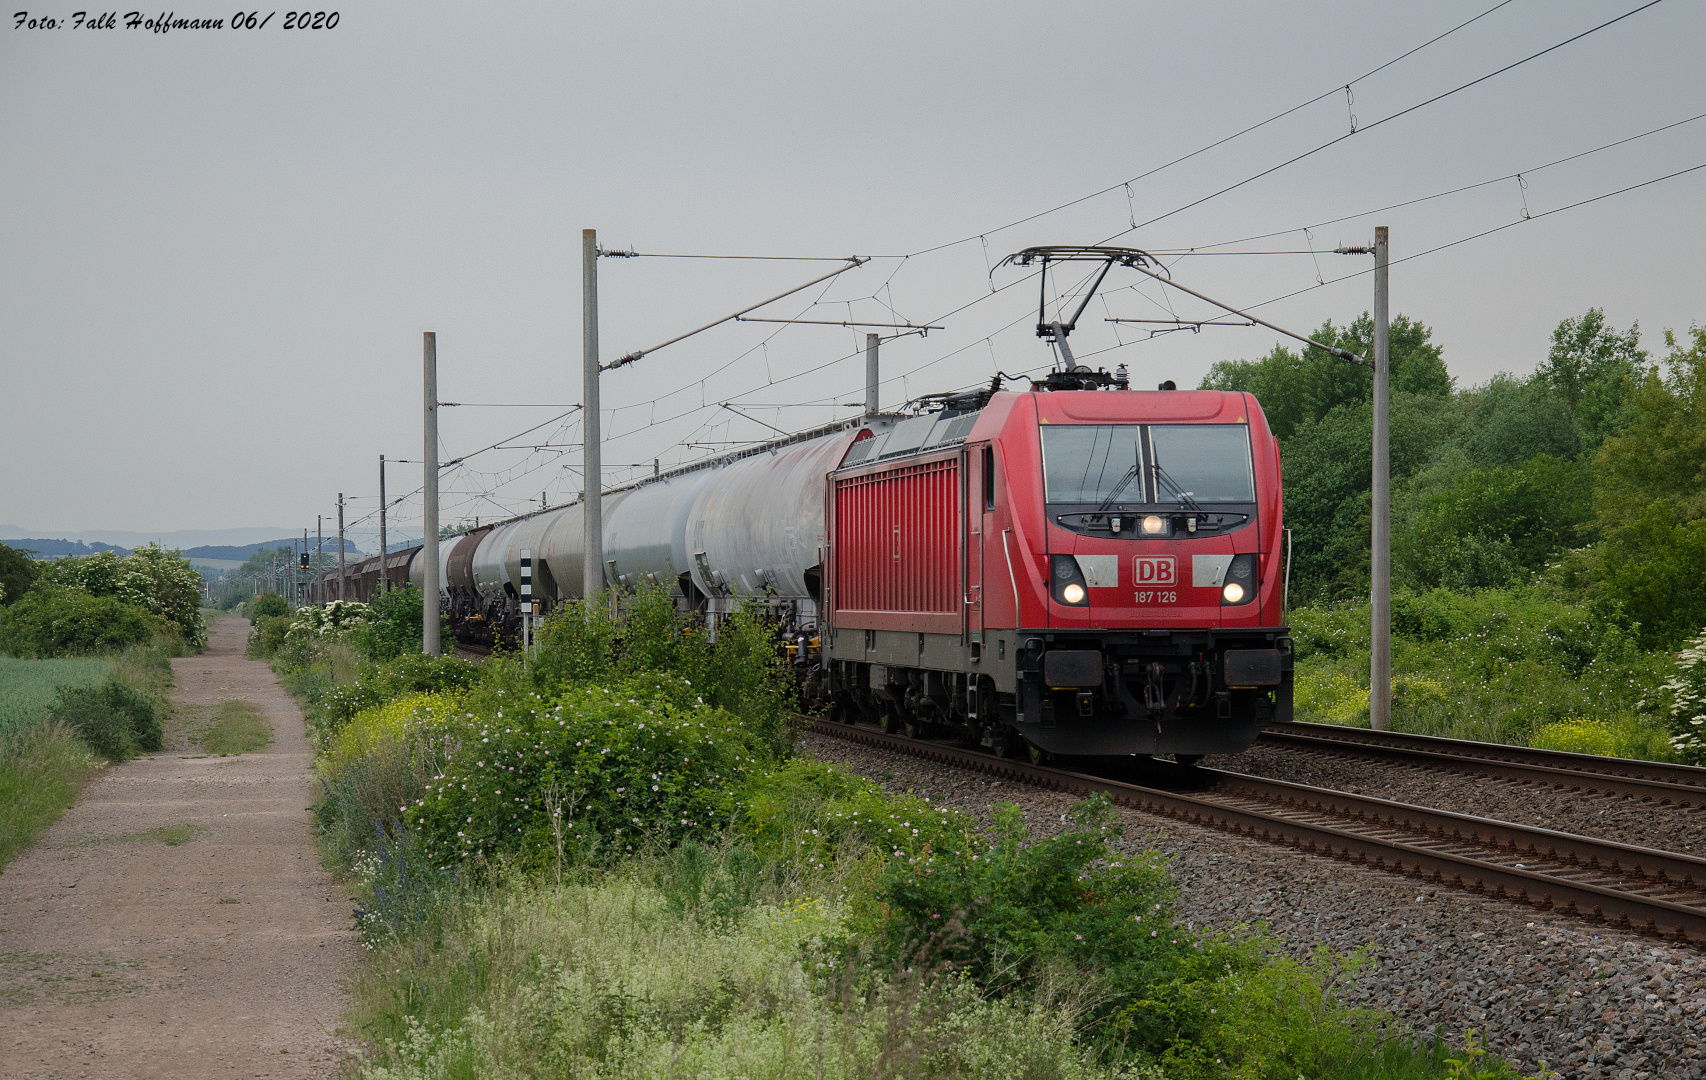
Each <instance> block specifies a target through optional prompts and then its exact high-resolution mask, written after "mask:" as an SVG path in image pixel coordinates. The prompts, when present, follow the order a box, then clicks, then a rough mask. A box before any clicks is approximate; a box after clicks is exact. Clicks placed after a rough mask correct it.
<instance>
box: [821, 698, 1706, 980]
mask: <svg viewBox="0 0 1706 1080" xmlns="http://www.w3.org/2000/svg"><path fill="white" fill-rule="evenodd" d="M811 729H812V730H813V731H815V732H818V733H820V734H823V735H827V736H831V737H833V738H838V739H844V740H848V741H852V742H856V743H862V744H864V745H866V746H872V747H877V748H879V749H884V750H892V751H896V752H899V753H903V754H909V755H912V756H915V757H921V758H924V759H926V760H930V761H936V762H939V763H942V764H946V765H951V766H954V767H956V768H965V769H972V770H976V771H979V772H983V773H987V774H989V775H991V776H995V777H999V778H1002V779H1007V780H1015V781H1018V782H1020V783H1025V784H1032V785H1035V786H1038V787H1043V788H1048V789H1051V790H1056V791H1064V792H1070V793H1072V794H1076V795H1091V794H1095V793H1102V794H1105V795H1107V796H1108V798H1109V799H1111V800H1112V801H1113V802H1114V803H1116V804H1118V805H1121V806H1125V807H1129V808H1131V809H1135V810H1142V811H1145V812H1148V813H1155V814H1161V815H1163V816H1166V817H1170V818H1173V819H1175V820H1179V821H1185V822H1189V823H1191V824H1196V825H1206V826H1209V827H1212V828H1217V829H1221V830H1224V831H1227V832H1231V833H1235V834H1238V835H1242V836H1248V837H1251V838H1253V839H1257V840H1262V841H1265V842H1269V843H1274V844H1280V845H1284V846H1288V847H1293V848H1297V849H1299V850H1303V851H1308V852H1311V853H1314V854H1318V855H1326V856H1330V857H1333V858H1338V859H1344V860H1347V861H1351V862H1355V863H1359V864H1362V865H1367V866H1372V867H1375V868H1378V869H1383V870H1387V871H1390V872H1393V873H1401V874H1406V875H1409V876H1412V877H1417V878H1421V879H1423V880H1425V881H1428V882H1433V883H1436V884H1439V885H1443V886H1446V887H1449V888H1457V889H1463V890H1466V891H1469V892H1474V893H1481V894H1484V895H1489V896H1495V897H1500V898H1505V899H1511V900H1517V901H1520V902H1523V903H1527V904H1530V905H1532V906H1534V907H1536V908H1540V909H1542V910H1554V911H1560V912H1563V913H1566V914H1571V915H1575V916H1578V917H1581V918H1585V919H1590V920H1595V921H1600V922H1604V923H1608V924H1610V925H1613V926H1621V927H1626V928H1629V929H1633V930H1637V931H1640V932H1644V933H1648V934H1653V935H1656V936H1659V937H1664V938H1668V939H1671V940H1679V941H1686V942H1689V943H1691V944H1694V945H1697V946H1698V945H1702V944H1706V859H1698V858H1695V857H1694V856H1691V855H1682V854H1677V853H1673V852H1665V851H1656V850H1653V849H1649V848H1641V847H1635V846H1631V845H1627V844H1617V843H1612V842H1610V841H1605V840H1597V839H1593V838H1591V837H1585V836H1574V835H1571V834H1568V833H1560V832H1554V831H1552V830H1549V829H1539V828H1533V827H1530V826H1524V825H1516V824H1512V823H1509V822H1503V821H1494V820H1491V819H1487V818H1479V817H1473V816H1470V815H1467V814H1455V813H1451V812H1448V811H1443V810H1433V809H1429V808H1427V807H1421V806H1411V805H1408V804H1405V803H1397V802H1391V801H1388V800H1385V799H1376V798H1371V797H1368V796H1364V795H1351V794H1348V793H1345V792H1340V791H1329V790H1326V789H1322V788H1313V787H1308V786H1305V785H1302V784H1291V783H1285V782H1283V781H1276V780H1266V779H1263V778H1260V777H1254V776H1245V775H1242V774H1239V773H1226V772H1219V771H1216V770H1213V769H1196V770H1192V771H1191V772H1189V773H1187V772H1184V771H1182V770H1181V771H1180V772H1179V773H1178V774H1177V775H1178V777H1179V778H1180V779H1181V780H1186V779H1188V780H1189V781H1190V782H1192V783H1193V784H1195V785H1198V786H1200V787H1202V788H1203V790H1197V791H1188V792H1187V791H1169V790H1165V789H1162V788H1157V787H1151V786H1146V785H1142V784H1135V783H1130V782H1128V781H1126V780H1121V779H1115V778H1110V777H1106V776H1093V775H1090V774H1086V773H1077V772H1072V771H1069V770H1066V769H1059V768H1048V767H1045V766H1040V765H1031V764H1028V763H1022V762H1017V761H1011V760H1006V759H1001V758H996V757H993V756H991V755H989V754H986V753H982V752H979V751H974V750H968V749H964V748H962V747H959V746H954V745H948V744H944V743H939V742H930V741H925V740H914V739H907V738H903V737H900V736H895V735H888V734H884V733H883V732H880V731H877V730H875V729H873V728H867V727H862V726H850V725H845V724H836V723H830V722H827V721H817V722H814V723H813V724H812V726H811Z"/></svg>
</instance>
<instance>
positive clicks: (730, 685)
mask: <svg viewBox="0 0 1706 1080" xmlns="http://www.w3.org/2000/svg"><path fill="white" fill-rule="evenodd" d="M610 608H611V604H610V603H609V598H608V597H601V598H599V599H597V600H595V601H593V602H591V603H581V602H575V603H569V604H564V605H563V606H562V607H560V608H559V609H558V610H557V611H556V612H554V613H553V614H552V615H551V617H550V618H548V619H546V620H545V623H544V625H543V626H542V627H541V628H540V631H539V638H538V650H537V652H536V654H535V656H534V657H533V659H532V661H531V663H530V666H529V671H530V673H531V678H532V682H533V686H534V688H535V689H536V690H537V691H539V692H540V693H542V694H545V695H546V696H550V695H553V694H556V693H559V692H561V691H562V690H564V689H566V688H568V687H573V686H583V685H588V684H597V683H601V682H605V681H608V680H610V679H612V678H624V677H627V676H631V675H636V674H641V673H644V672H668V673H672V674H675V675H678V676H680V677H681V678H684V679H686V680H688V681H689V682H691V683H692V684H693V686H694V687H695V688H696V689H697V692H698V694H699V696H702V697H703V698H704V699H705V703H706V704H708V705H713V706H716V707H718V708H721V709H726V710H728V711H729V712H731V713H734V714H735V715H737V716H739V717H740V718H741V719H742V720H743V721H744V722H745V723H746V724H747V726H748V727H749V728H751V730H752V731H753V732H754V733H755V734H757V735H758V737H759V738H761V739H763V740H764V742H765V743H766V745H768V746H769V747H770V748H771V750H772V752H774V753H776V754H777V755H778V756H786V755H787V754H788V753H790V752H791V751H792V748H793V741H794V736H795V727H794V723H793V716H794V709H795V706H796V705H797V703H798V693H797V690H796V688H795V686H794V677H793V675H792V673H790V672H789V670H788V667H787V664H786V663H785V662H784V660H783V658H782V653H781V651H780V650H779V648H778V642H777V637H776V627H775V623H774V621H773V619H772V618H771V617H770V616H769V614H768V613H767V612H766V611H765V609H764V608H763V607H762V606H760V605H756V604H755V605H748V606H746V607H743V608H741V609H740V610H738V611H736V612H734V613H732V614H730V615H728V616H726V617H725V618H724V619H723V620H722V621H721V622H720V623H719V625H718V626H717V632H716V640H715V641H712V640H711V635H710V634H709V633H708V632H707V631H706V629H705V628H704V627H698V626H690V625H686V624H683V623H682V622H681V620H680V619H679V618H677V616H676V614H675V611H674V607H673V605H672V603H671V601H670V597H669V593H668V591H667V590H666V589H664V588H662V587H661V586H660V587H655V588H646V589H641V590H640V591H639V592H637V593H635V594H632V595H629V596H624V597H622V598H621V602H620V605H619V612H618V614H616V615H614V616H613V615H611V613H610Z"/></svg>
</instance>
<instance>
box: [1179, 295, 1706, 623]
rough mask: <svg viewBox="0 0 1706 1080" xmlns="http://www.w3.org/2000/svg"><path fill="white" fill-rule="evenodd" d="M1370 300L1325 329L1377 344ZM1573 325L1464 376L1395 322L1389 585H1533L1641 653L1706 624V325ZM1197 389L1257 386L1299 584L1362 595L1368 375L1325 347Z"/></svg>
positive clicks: (1331, 596)
mask: <svg viewBox="0 0 1706 1080" xmlns="http://www.w3.org/2000/svg"><path fill="white" fill-rule="evenodd" d="M1373 331H1374V324H1373V320H1372V319H1371V318H1370V317H1369V316H1368V314H1366V313H1364V314H1363V315H1362V316H1361V317H1359V318H1357V319H1356V320H1354V321H1353V322H1351V323H1350V324H1349V325H1347V326H1342V327H1341V326H1335V325H1334V324H1333V323H1332V322H1331V321H1330V320H1329V321H1328V322H1326V323H1325V324H1323V325H1322V327H1321V329H1320V331H1318V332H1317V333H1316V334H1315V338H1316V340H1318V341H1321V342H1323V343H1325V344H1329V345H1334V346H1337V347H1340V348H1344V349H1349V350H1351V351H1353V352H1357V353H1359V354H1361V355H1365V356H1366V355H1369V354H1370V353H1371V352H1372V341H1373ZM1664 345H1665V349H1664V353H1663V354H1662V355H1661V356H1658V357H1656V358H1655V357H1654V356H1653V355H1652V354H1651V353H1650V352H1649V351H1648V350H1647V349H1645V348H1643V347H1642V344H1641V334H1640V327H1639V325H1638V324H1636V325H1631V326H1630V327H1629V329H1628V330H1626V331H1619V330H1618V329H1616V328H1615V327H1613V326H1612V325H1611V324H1609V323H1608V322H1607V321H1606V319H1605V314H1604V312H1603V310H1601V309H1599V308H1592V309H1589V310H1588V311H1587V313H1586V314H1584V315H1582V316H1580V317H1573V318H1567V319H1564V320H1563V321H1562V322H1560V323H1559V324H1558V327H1557V329H1556V330H1554V331H1553V334H1552V340H1551V343H1550V347H1549V348H1548V350H1547V352H1546V355H1545V357H1544V358H1541V359H1540V361H1539V362H1538V363H1537V364H1536V366H1535V368H1534V371H1533V373H1532V374H1531V375H1528V376H1526V377H1519V376H1514V375H1509V374H1500V375H1496V376H1494V377H1493V378H1492V379H1490V380H1488V381H1487V382H1485V383H1483V384H1480V385H1478V386H1471V387H1459V386H1458V385H1457V382H1456V380H1455V379H1454V378H1453V377H1452V375H1451V374H1450V372H1449V371H1448V370H1447V368H1446V364H1445V359H1444V355H1443V350H1442V348H1441V346H1440V345H1439V344H1438V343H1436V342H1435V341H1433V334H1432V331H1431V330H1430V329H1429V328H1428V327H1427V326H1425V325H1424V324H1423V323H1421V322H1420V321H1418V320H1413V319H1411V318H1409V317H1407V316H1404V315H1399V316H1397V317H1396V318H1395V319H1394V320H1393V321H1392V324H1391V354H1390V355H1391V365H1392V366H1391V388H1392V407H1391V469H1392V574H1393V585H1394V587H1395V588H1396V589H1400V590H1409V591H1413V592H1418V593H1420V592H1426V591H1429V590H1435V589H1444V590H1449V591H1454V592H1459V593H1472V592H1476V591H1480V590H1485V589H1510V588H1533V589H1538V590H1541V591H1544V592H1546V593H1548V594H1550V595H1552V596H1554V597H1556V598H1558V599H1563V600H1570V601H1575V602H1580V603H1585V604H1590V605H1593V606H1594V607H1596V608H1597V609H1599V611H1600V613H1601V614H1602V615H1604V616H1606V617H1609V618H1613V619H1616V620H1618V621H1621V622H1625V623H1627V625H1628V626H1629V627H1630V628H1631V630H1632V631H1633V632H1634V633H1636V635H1637V636H1638V638H1639V639H1640V641H1641V642H1642V643H1643V644H1644V645H1646V646H1648V647H1664V648H1674V647H1675V646H1676V645H1677V644H1679V643H1680V642H1681V641H1682V640H1683V639H1685V638H1687V637H1688V636H1690V635H1692V634H1694V633H1697V632H1698V631H1699V630H1700V628H1701V627H1702V626H1706V327H1699V326H1695V327H1691V328H1690V331H1689V333H1688V335H1687V336H1686V337H1681V338H1679V336H1678V335H1676V334H1675V333H1674V332H1672V331H1669V330H1667V331H1665V333H1664ZM1202 388H1203V389H1214V390H1244V391H1249V392H1250V393H1252V394H1254V395H1255V396H1256V398H1257V400H1259V401H1260V402H1261V405H1262V408H1263V410H1264V411H1265V412H1266V414H1267V417H1268V422H1269V424H1270V425H1271V426H1272V428H1273V431H1274V434H1275V436H1276V437H1277V438H1278V439H1279V442H1280V456H1281V462H1282V465H1283V468H1284V474H1285V514H1286V524H1287V525H1288V526H1289V527H1290V528H1291V529H1292V530H1293V544H1294V547H1293V551H1294V555H1293V560H1294V561H1293V565H1292V589H1293V595H1294V598H1295V599H1296V600H1298V601H1299V602H1301V603H1304V604H1323V603H1333V602H1337V601H1345V600H1354V599H1357V598H1366V597H1367V595H1368V586H1369V543H1370V524H1371V512H1370V510H1371V491H1370V483H1371V481H1370V470H1369V462H1370V455H1371V452H1372V444H1373V431H1372V394H1373V376H1372V372H1370V371H1369V370H1368V369H1366V368H1362V367H1356V366H1351V365H1347V364H1345V363H1344V362H1343V361H1341V360H1338V359H1336V358H1334V357H1333V356H1331V355H1330V354H1328V353H1327V352H1326V351H1325V350H1324V349H1320V348H1316V347H1309V348H1307V349H1304V350H1302V351H1301V352H1300V351H1298V350H1294V349H1291V348H1288V347H1286V346H1283V345H1280V346H1276V347H1275V348H1274V349H1273V351H1272V352H1270V353H1268V354H1267V355H1266V356H1263V357H1261V358H1260V359H1256V360H1234V361H1223V362H1221V363H1218V364H1216V365H1214V367H1213V368H1212V369H1210V371H1209V373H1208V375H1207V376H1206V377H1205V378H1204V379H1203V381H1202Z"/></svg>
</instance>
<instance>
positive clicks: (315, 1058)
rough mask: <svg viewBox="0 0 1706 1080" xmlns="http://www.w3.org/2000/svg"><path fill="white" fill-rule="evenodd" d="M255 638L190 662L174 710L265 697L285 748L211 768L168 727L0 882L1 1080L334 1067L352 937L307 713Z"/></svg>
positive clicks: (235, 626) (237, 623) (94, 788)
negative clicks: (326, 832)
mask: <svg viewBox="0 0 1706 1080" xmlns="http://www.w3.org/2000/svg"><path fill="white" fill-rule="evenodd" d="M247 629H248V626H247V623H245V622H244V621H243V620H240V619H233V618H225V619H221V620H220V621H219V623H218V625H217V626H216V627H215V630H214V633H213V636H212V643H211V646H212V647H211V648H210V649H209V650H208V651H207V652H206V653H204V654H202V655H200V656H193V657H188V658H184V659H179V660H174V661H173V662H172V666H173V670H174V673H175V675H176V683H177V685H176V687H175V688H174V690H173V692H172V697H173V700H174V703H175V704H176V706H177V707H178V711H179V714H180V715H184V714H191V715H195V714H206V713H208V712H210V711H211V710H212V709H215V708H217V707H218V706H219V705H220V703H221V702H224V701H246V702H250V703H252V704H253V705H255V706H257V707H258V708H259V710H260V715H261V716H262V718H263V719H264V721H265V722H266V723H267V724H269V725H270V726H271V727H272V729H273V731H274V734H275V740H276V741H275V742H274V743H273V744H272V746H271V747H269V748H268V749H266V750H264V751H260V752H256V753H249V754H243V755H241V756H233V757H210V756H207V755H206V754H203V753H201V752H199V751H197V750H195V749H189V748H186V747H184V746H183V745H181V744H182V742H183V736H184V732H183V731H182V730H181V729H180V730H178V731H177V732H176V733H175V734H176V736H177V738H176V739H174V738H173V735H174V732H172V731H171V730H169V731H168V740H167V746H168V749H167V750H165V751H163V752H161V753H158V754H153V755H149V756H145V757H142V758H139V759H137V760H135V761H128V762H124V763H122V764H118V765H114V766H113V767H112V768H111V769H109V770H107V772H106V774H105V775H104V776H103V777H102V778H101V779H100V780H98V781H96V782H95V783H93V784H91V785H90V786H89V787H88V788H86V789H85V790H84V792H83V796H82V798H80V799H79V800H78V802H77V805H75V806H74V807H72V808H71V809H70V810H69V811H67V812H66V814H65V815H64V816H63V817H62V818H60V819H59V821H58V822H56V823H55V824H54V825H53V826H52V828H50V829H49V830H48V832H47V833H46V835H44V836H43V837H42V839H41V840H40V841H38V842H37V843H36V844H35V845H33V846H32V847H31V848H29V849H28V850H26V851H24V852H23V853H22V854H21V855H20V856H19V857H18V858H17V859H16V860H15V861H14V862H13V863H11V864H10V865H9V866H8V867H7V868H6V872H5V873H4V875H0V1077H5V1078H8V1080H10V1078H13V1077H20V1078H21V1077H31V1078H37V1077H41V1078H46V1077H53V1078H56V1080H57V1078H80V1077H99V1078H102V1080H106V1078H133V1077H134V1078H143V1077H149V1078H152V1077H193V1078H208V1080H213V1078H233V1080H235V1078H243V1080H250V1078H258V1077H267V1078H272V1080H284V1078H298V1077H300V1078H309V1077H314V1078H324V1077H330V1076H335V1075H337V1074H338V1071H339V1067H340V1059H341V1058H342V1057H343V1056H344V1055H345V1051H344V1050H343V1049H342V1048H341V1047H340V1045H339V1043H338V1041H337V1040H336V1039H335V1038H334V1031H335V1029H336V1028H337V1027H338V1025H339V1024H340V1023H342V1021H343V1018H344V1012H345V1008H346V1004H345V1000H344V994H343V988H342V985H341V984H342V982H343V980H344V979H345V977H346V976H347V975H348V973H349V972H350V971H351V970H352V968H353V967H354V962H355V957H356V955H357V946H356V941H355V939H356V935H355V932H354V931H353V929H351V920H350V914H349V911H350V909H349V907H348V905H347V904H346V903H344V902H343V901H344V897H345V894H344V893H343V892H342V891H341V890H340V889H338V887H337V886H336V884H335V883H334V882H333V880H332V877H331V875H330V874H328V873H327V872H326V871H325V870H323V869H322V868H321V866H320V860H319V855H318V853H317V851H316V850H315V847H314V841H313V834H312V832H311V829H310V826H309V822H308V814H307V811H306V809H305V807H307V805H308V803H309V802H310V801H312V799H313V797H314V790H313V787H312V777H311V774H310V763H311V754H310V751H309V746H308V741H307V738H306V736H305V734H304V732H303V725H302V716H301V713H300V712H299V711H298V710H297V708H296V704H295V702H294V701H292V700H291V698H290V697H289V696H288V695H286V694H285V692H284V691H283V690H282V689H281V688H280V687H279V686H278V683H277V681H276V680H275V679H274V678H273V674H272V672H271V671H270V670H269V669H268V668H267V666H266V665H265V664H263V663H260V662H257V661H252V660H245V659H244V657H243V647H244V639H245V634H246V631H247ZM175 742H176V743H177V744H179V745H174V743H175Z"/></svg>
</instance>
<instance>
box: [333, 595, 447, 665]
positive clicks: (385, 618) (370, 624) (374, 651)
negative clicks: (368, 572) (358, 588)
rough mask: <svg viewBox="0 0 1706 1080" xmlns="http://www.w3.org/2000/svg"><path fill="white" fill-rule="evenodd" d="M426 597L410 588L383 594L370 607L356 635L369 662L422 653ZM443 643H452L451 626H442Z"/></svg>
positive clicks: (356, 629)
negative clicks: (422, 630)
mask: <svg viewBox="0 0 1706 1080" xmlns="http://www.w3.org/2000/svg"><path fill="white" fill-rule="evenodd" d="M423 616H424V611H423V594H422V592H421V590H419V589H417V588H415V587H414V586H413V585H409V586H407V587H405V588H401V589H397V590H395V591H393V592H386V593H380V594H378V595H377V596H375V597H374V598H373V602H372V603H371V604H370V605H369V610H368V612H367V615H366V618H365V620H364V621H363V622H362V623H361V625H359V626H357V627H356V628H355V630H354V632H353V634H354V640H355V644H356V647H357V648H359V649H360V650H361V651H362V653H363V654H365V655H366V656H367V658H368V659H369V660H392V659H395V658H396V657H398V656H401V655H403V654H404V653H418V652H420V651H421V644H422V641H421V626H422V621H421V620H422V618H423ZM439 640H440V641H449V640H450V633H449V625H448V624H443V625H442V626H441V627H440V637H439Z"/></svg>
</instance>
